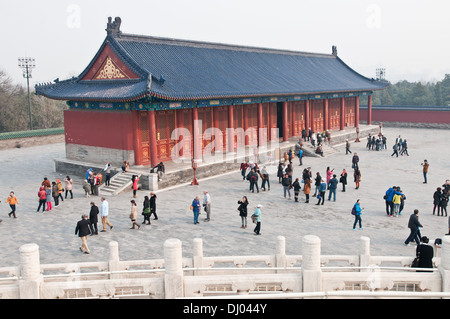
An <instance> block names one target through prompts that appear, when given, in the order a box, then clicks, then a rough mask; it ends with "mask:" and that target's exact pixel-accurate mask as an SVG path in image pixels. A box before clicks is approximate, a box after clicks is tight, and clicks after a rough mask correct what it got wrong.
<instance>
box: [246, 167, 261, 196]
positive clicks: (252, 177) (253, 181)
mask: <svg viewBox="0 0 450 319" xmlns="http://www.w3.org/2000/svg"><path fill="white" fill-rule="evenodd" d="M247 177H248V180H249V181H250V191H251V192H252V193H254V192H255V186H256V190H257V192H258V193H259V186H258V174H257V173H256V169H251V170H250V173H248V176H247Z"/></svg>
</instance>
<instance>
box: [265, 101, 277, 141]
mask: <svg viewBox="0 0 450 319" xmlns="http://www.w3.org/2000/svg"><path fill="white" fill-rule="evenodd" d="M268 107H269V123H268V125H267V129H268V132H267V134H268V137H269V140H270V141H273V140H276V136H275V134H276V131H275V130H273V129H272V124H273V120H274V116H273V113H274V112H275V111H276V110H275V108H276V106H274V104H272V103H269V104H268Z"/></svg>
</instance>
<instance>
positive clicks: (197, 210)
mask: <svg viewBox="0 0 450 319" xmlns="http://www.w3.org/2000/svg"><path fill="white" fill-rule="evenodd" d="M192 212H193V213H194V224H199V222H198V215H200V198H199V197H198V196H197V197H195V199H194V200H193V201H192Z"/></svg>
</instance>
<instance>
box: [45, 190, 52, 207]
mask: <svg viewBox="0 0 450 319" xmlns="http://www.w3.org/2000/svg"><path fill="white" fill-rule="evenodd" d="M45 193H46V194H47V211H50V210H52V187H51V186H47V187H45Z"/></svg>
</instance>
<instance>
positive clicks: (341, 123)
mask: <svg viewBox="0 0 450 319" xmlns="http://www.w3.org/2000/svg"><path fill="white" fill-rule="evenodd" d="M339 112H340V115H339V129H340V130H341V131H343V130H344V128H345V97H341V104H340V110H339Z"/></svg>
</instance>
